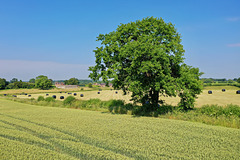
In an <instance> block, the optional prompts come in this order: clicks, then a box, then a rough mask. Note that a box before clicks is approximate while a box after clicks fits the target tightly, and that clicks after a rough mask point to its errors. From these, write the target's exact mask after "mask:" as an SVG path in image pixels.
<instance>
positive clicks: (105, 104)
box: [7, 96, 240, 129]
mask: <svg viewBox="0 0 240 160" xmlns="http://www.w3.org/2000/svg"><path fill="white" fill-rule="evenodd" d="M7 99H10V100H13V101H17V102H21V103H26V104H31V105H40V106H51V107H59V108H75V109H82V110H91V111H101V112H105V113H106V112H111V113H113V114H129V115H134V116H148V117H160V118H167V119H177V120H184V121H192V122H200V123H206V124H210V125H220V126H224V127H231V128H238V129H239V128H240V106H238V105H232V104H229V105H227V106H218V105H205V106H203V107H200V108H194V109H193V110H190V111H187V112H182V111H180V110H179V109H178V108H177V107H174V106H171V105H163V106H160V107H159V109H158V110H157V111H156V112H150V113H149V112H146V111H145V109H144V108H145V107H142V106H138V105H133V104H131V103H128V104H126V103H124V101H123V100H109V101H101V100H100V99H90V100H78V99H76V98H75V97H73V96H68V97H67V98H66V99H65V100H64V101H59V100H55V99H54V98H52V97H47V98H46V99H44V98H43V97H42V96H39V97H38V99H37V100H36V99H33V98H32V99H23V98H7Z"/></svg>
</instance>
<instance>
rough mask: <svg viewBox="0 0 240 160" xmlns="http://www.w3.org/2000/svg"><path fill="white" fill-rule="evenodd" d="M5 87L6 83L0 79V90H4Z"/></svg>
mask: <svg viewBox="0 0 240 160" xmlns="http://www.w3.org/2000/svg"><path fill="white" fill-rule="evenodd" d="M6 86H7V81H6V79H4V78H0V89H5V87H6Z"/></svg>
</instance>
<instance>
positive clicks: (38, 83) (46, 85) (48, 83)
mask: <svg viewBox="0 0 240 160" xmlns="http://www.w3.org/2000/svg"><path fill="white" fill-rule="evenodd" d="M35 87H36V88H40V89H50V88H51V87H52V80H50V79H48V77H47V76H44V75H40V76H38V77H37V78H36V80H35Z"/></svg>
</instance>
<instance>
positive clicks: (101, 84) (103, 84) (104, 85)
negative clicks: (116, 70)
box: [93, 83, 113, 87]
mask: <svg viewBox="0 0 240 160" xmlns="http://www.w3.org/2000/svg"><path fill="white" fill-rule="evenodd" d="M93 85H95V86H98V87H107V86H106V83H94V84H93ZM108 86H109V87H112V86H113V84H112V83H109V84H108Z"/></svg>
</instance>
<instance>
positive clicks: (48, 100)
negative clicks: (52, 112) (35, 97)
mask: <svg viewBox="0 0 240 160" xmlns="http://www.w3.org/2000/svg"><path fill="white" fill-rule="evenodd" d="M45 101H47V102H55V99H54V98H53V97H47V98H46V99H45Z"/></svg>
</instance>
